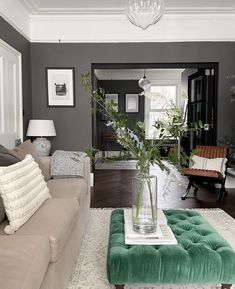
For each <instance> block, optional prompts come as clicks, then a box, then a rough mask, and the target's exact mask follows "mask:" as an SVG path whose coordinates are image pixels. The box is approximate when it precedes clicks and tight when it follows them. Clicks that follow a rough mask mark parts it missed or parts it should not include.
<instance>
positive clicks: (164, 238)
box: [124, 209, 177, 245]
mask: <svg viewBox="0 0 235 289" xmlns="http://www.w3.org/2000/svg"><path fill="white" fill-rule="evenodd" d="M124 218H125V244H127V245H174V244H177V240H176V238H175V236H174V234H173V232H172V230H171V228H170V227H169V226H168V225H167V219H166V217H165V215H164V213H163V211H162V210H160V209H158V210H157V230H156V232H154V233H149V234H140V233H137V232H135V231H134V230H133V225H132V212H131V210H125V211H124Z"/></svg>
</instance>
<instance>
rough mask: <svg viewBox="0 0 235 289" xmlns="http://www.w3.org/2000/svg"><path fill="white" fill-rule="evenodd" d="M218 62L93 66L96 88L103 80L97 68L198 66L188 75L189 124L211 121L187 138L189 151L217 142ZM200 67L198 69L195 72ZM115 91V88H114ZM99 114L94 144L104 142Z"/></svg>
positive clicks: (186, 68) (188, 68)
mask: <svg viewBox="0 0 235 289" xmlns="http://www.w3.org/2000/svg"><path fill="white" fill-rule="evenodd" d="M218 67H219V65H218V63H208V62H205V63H93V64H92V67H91V72H92V81H93V84H94V88H95V86H96V85H97V83H98V82H99V79H97V77H96V74H95V71H96V70H99V69H101V70H107V71H108V70H110V71H113V70H117V71H120V70H133V69H142V70H144V69H156V70H158V69H159V70H164V69H165V70H167V69H185V70H192V71H193V70H194V72H193V73H191V75H189V76H188V91H187V93H188V100H189V102H188V113H187V119H188V124H189V125H192V123H193V122H195V121H198V120H201V121H202V122H203V123H204V124H207V126H206V127H207V128H206V130H203V131H201V132H199V133H193V134H192V135H191V136H190V139H187V140H185V141H184V144H185V147H186V149H187V151H188V152H189V151H190V150H192V149H193V148H195V146H196V145H197V144H208V145H215V144H216V138H217V132H216V129H217V90H218ZM195 70H196V73H195ZM111 92H113V91H111ZM99 130H100V123H99V116H98V115H93V136H92V142H93V146H96V147H97V146H99V142H100V136H99V134H100V132H99Z"/></svg>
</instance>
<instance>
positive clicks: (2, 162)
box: [0, 145, 20, 223]
mask: <svg viewBox="0 0 235 289" xmlns="http://www.w3.org/2000/svg"><path fill="white" fill-rule="evenodd" d="M19 161H20V159H19V158H17V157H16V156H15V155H13V154H12V153H11V152H10V151H9V150H8V149H7V148H5V147H4V146H3V145H0V167H6V166H10V165H13V164H15V163H17V162H19ZM5 217H6V213H5V208H4V206H3V201H2V197H1V196H0V223H1V222H2V221H3V220H4V219H5Z"/></svg>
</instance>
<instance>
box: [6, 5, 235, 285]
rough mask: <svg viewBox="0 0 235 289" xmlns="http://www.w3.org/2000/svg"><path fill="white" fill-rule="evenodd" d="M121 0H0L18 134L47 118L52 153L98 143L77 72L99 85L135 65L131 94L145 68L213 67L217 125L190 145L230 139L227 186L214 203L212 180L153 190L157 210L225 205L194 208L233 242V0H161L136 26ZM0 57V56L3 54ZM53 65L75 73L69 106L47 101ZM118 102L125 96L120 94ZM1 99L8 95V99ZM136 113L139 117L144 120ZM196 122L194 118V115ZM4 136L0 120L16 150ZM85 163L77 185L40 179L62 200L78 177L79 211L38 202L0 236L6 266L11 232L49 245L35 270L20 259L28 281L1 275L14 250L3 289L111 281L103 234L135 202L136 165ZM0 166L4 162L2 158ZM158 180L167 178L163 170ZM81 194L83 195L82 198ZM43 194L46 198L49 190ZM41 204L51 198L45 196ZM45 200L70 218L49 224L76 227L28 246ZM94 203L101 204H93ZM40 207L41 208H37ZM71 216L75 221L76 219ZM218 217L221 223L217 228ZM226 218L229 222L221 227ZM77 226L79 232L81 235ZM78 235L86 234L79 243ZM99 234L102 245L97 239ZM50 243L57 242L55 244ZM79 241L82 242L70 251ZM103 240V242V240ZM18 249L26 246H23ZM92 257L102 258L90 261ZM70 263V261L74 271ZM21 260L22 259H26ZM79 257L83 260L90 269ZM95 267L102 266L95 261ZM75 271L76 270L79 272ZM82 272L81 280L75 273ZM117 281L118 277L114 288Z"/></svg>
mask: <svg viewBox="0 0 235 289" xmlns="http://www.w3.org/2000/svg"><path fill="white" fill-rule="evenodd" d="M109 2H111V3H109ZM124 2H128V1H77V3H74V1H72V0H70V1H68V0H67V1H57V2H56V1H52V0H50V1H39V0H21V1H20V0H15V1H6V0H4V1H2V3H1V4H0V16H1V17H0V40H1V44H3V46H4V47H7V49H10V50H11V49H13V50H15V51H16V52H17V53H19V54H20V55H21V56H20V57H21V63H22V69H20V70H21V74H22V83H21V87H22V93H21V95H22V110H23V115H21V120H22V126H21V127H22V133H21V135H20V137H19V138H21V142H23V141H26V140H27V139H28V138H29V135H28V136H27V130H28V126H29V122H30V120H35V119H39V120H53V123H54V125H55V130H56V136H55V135H54V136H52V137H49V138H48V139H49V140H50V141H51V152H50V156H51V155H53V153H54V152H56V151H58V150H63V151H66V152H67V151H69V152H70V151H77V152H79V151H80V152H84V149H85V148H88V147H92V146H95V145H96V144H97V142H99V141H100V139H101V135H102V131H100V132H98V130H97V127H96V125H97V123H96V122H95V118H96V117H94V114H92V113H91V111H92V105H91V100H90V95H89V93H87V92H86V90H85V87H84V85H83V83H82V77H83V75H84V74H85V73H87V72H90V73H91V77H92V81H93V84H94V83H95V81H94V80H95V76H96V77H98V76H99V77H100V79H99V83H101V84H102V85H104V84H105V82H106V84H107V81H111V80H113V81H120V80H123V79H124V78H125V77H124V75H127V73H126V71H128V73H129V72H130V71H131V70H135V71H134V72H133V71H132V73H135V76H133V74H131V73H129V74H128V76H126V79H125V80H126V81H130V80H131V81H135V82H136V86H137V89H136V91H131V89H129V91H126V92H127V93H131V94H133V93H135V94H139V93H140V91H141V90H142V89H141V88H140V87H139V86H138V81H139V80H140V79H141V78H142V77H143V75H144V73H145V74H146V77H147V78H148V79H150V81H151V83H154V81H155V83H157V82H156V81H157V80H158V81H159V78H160V76H159V75H158V76H153V75H154V70H159V71H160V70H164V69H173V70H174V69H175V70H177V69H178V70H181V73H182V71H184V70H185V69H186V70H187V69H192V70H193V69H197V70H200V69H201V70H203V69H204V70H203V71H204V72H205V73H208V69H209V70H210V73H212V72H211V71H213V76H214V87H213V89H214V90H213V93H212V94H213V97H214V98H213V99H214V100H213V101H214V106H213V109H212V106H210V107H209V108H208V112H210V113H212V114H213V119H212V120H211V123H210V124H211V129H213V131H214V135H213V140H212V141H210V142H208V143H197V144H202V145H204V144H205V145H213V146H224V145H227V146H228V147H229V149H230V150H229V158H228V159H229V162H228V170H227V175H226V182H225V184H224V185H225V189H226V191H227V195H226V194H225V193H223V198H222V200H220V202H217V201H216V199H217V196H218V192H219V191H220V185H219V186H217V185H216V187H209V188H208V187H199V190H198V192H197V194H196V196H193V193H192V192H191V191H192V190H191V191H190V193H189V197H187V198H186V199H185V200H182V199H181V197H182V196H183V194H184V192H185V190H186V187H184V186H178V187H177V188H175V189H174V191H172V192H170V193H168V195H166V196H163V195H162V194H161V193H160V192H159V191H158V194H159V195H158V206H159V208H161V209H169V208H170V209H179V208H188V209H196V208H198V209H199V208H211V209H212V208H213V209H214V210H215V211H216V210H217V209H218V208H220V209H222V210H224V211H225V212H224V211H219V212H218V215H216V214H215V213H214V214H212V212H213V210H208V211H206V210H205V212H204V213H203V210H201V211H200V209H199V211H200V212H201V214H202V215H203V217H204V218H205V219H206V220H207V221H208V222H209V223H210V224H213V225H214V226H215V228H216V230H217V231H218V232H219V233H220V234H222V236H223V237H224V238H225V239H226V238H227V239H226V240H227V241H228V242H229V243H230V245H231V246H232V247H233V248H234V241H233V239H234V238H233V237H234V234H235V232H234V231H233V229H232V226H233V224H234V222H233V221H234V220H233V219H232V218H231V217H233V218H234V217H235V213H234V212H235V182H234V177H233V155H234V151H233V148H234V144H235V143H234V141H235V140H234V127H235V123H234V117H233V115H234V105H235V103H234V90H232V89H233V88H234V85H235V54H234V51H235V36H234V29H235V17H234V16H235V6H234V5H235V4H234V0H226V1H209V0H208V1H207V0H205V1H194V0H190V1H181V0H180V1H177V3H174V2H175V1H171V0H166V1H163V2H165V3H164V4H165V8H164V10H163V11H164V12H162V14H163V15H162V17H161V18H160V19H159V20H158V21H157V23H155V24H153V25H150V26H149V27H148V28H147V29H141V28H140V27H137V26H135V25H133V24H132V23H131V21H129V19H128V18H127V17H126V15H125V3H124ZM130 2H131V1H130ZM149 2H152V1H149ZM160 2H162V1H160ZM221 2H222V3H221ZM0 51H1V50H0ZM0 56H1V57H2V54H1V55H0ZM1 59H2V58H0V64H1V65H2V62H1V61H2V60H1ZM1 67H2V66H1ZM19 67H21V66H19ZM56 69H57V70H63V69H65V70H66V69H70V70H71V71H72V73H73V76H72V81H73V84H72V88H73V97H72V100H71V101H72V102H71V103H69V104H66V105H57V104H56V103H54V104H50V99H49V88H50V87H49V85H48V75H49V71H52V72H53V71H54V70H56ZM113 70H116V72H117V71H118V72H119V76H118V77H117V73H116V74H113V75H112V73H111V71H112V72H113ZM97 71H98V72H97ZM105 71H106V72H107V75H108V76H105V77H102V76H101V75H102V73H104V72H105ZM206 71H207V72H206ZM151 73H152V75H151ZM1 74H2V75H3V74H4V72H3V70H0V76H1ZM104 74H105V73H104ZM120 74H121V76H120ZM114 75H116V76H114ZM156 75H157V74H156ZM207 76H208V75H207ZM115 77H116V80H115ZM157 78H158V79H157ZM2 79H3V78H2V76H1V80H0V88H1V89H2V87H3V80H2ZM53 85H54V83H53ZM96 88H97V87H93V89H96ZM187 89H188V88H187ZM133 90H134V88H133ZM108 92H110V93H114V92H116V91H112V89H111V90H110V91H108ZM187 93H188V92H187ZM180 94H181V93H180ZM58 95H59V94H58ZM120 95H121V92H119V98H120ZM123 95H124V92H123ZM60 97H63V94H61V95H60ZM3 99H4V95H3V94H2V92H1V93H0V109H1V114H2V116H3V113H2V112H3V110H2V109H3V108H2V107H3V103H4V102H3ZM140 99H141V96H140ZM120 101H121V99H120ZM122 101H123V103H124V100H122ZM5 103H7V102H6V101H5ZM123 108H124V106H123ZM124 109H125V108H124ZM143 111H144V109H143ZM129 115H132V116H133V114H131V113H129ZM9 119H10V117H9ZM0 120H1V123H2V124H3V122H4V121H3V118H2V117H0ZM138 120H142V121H143V120H144V119H138ZM136 121H137V120H136ZM196 121H198V119H197V120H196ZM99 125H102V127H103V128H102V130H104V127H105V126H106V122H105V121H103V120H102V121H100V123H99ZM1 133H2V125H1V124H0V144H1V145H4V146H6V147H7V148H8V149H14V146H15V140H16V139H18V137H15V136H14V137H13V136H12V137H11V143H12V145H9V146H8V143H7V142H6V143H5V142H4V141H3V136H2V134H1ZM21 136H22V137H21ZM98 137H99V138H98ZM32 140H33V138H32ZM106 145H107V144H106ZM109 145H111V148H112V145H113V142H111V143H110V144H109ZM31 148H32V147H31V145H29V146H28V147H27V149H25V151H24V156H25V153H26V151H27V153H30V149H31ZM109 150H110V148H108V149H107V147H106V148H105V149H104V150H103V151H104V154H107V152H108V151H109ZM111 150H113V151H116V147H115V146H114V148H113V149H111ZM17 153H18V155H17ZM20 153H21V156H20V157H22V152H20ZM15 154H16V156H17V157H19V151H18V152H16V151H15ZM32 154H33V153H32ZM101 154H102V149H101ZM20 157H19V158H20ZM80 157H81V158H82V159H83V156H82V155H81V156H79V158H80ZM28 161H29V160H28ZM83 161H84V167H83V170H84V172H85V177H84V180H82V184H81V180H80V179H79V180H77V179H72V180H71V178H70V179H69V181H71V182H70V183H69V182H67V180H66V181H65V182H64V183H60V181H62V180H58V179H56V178H55V179H50V180H49V178H48V179H47V186H48V187H49V190H50V191H51V195H52V199H53V198H54V196H55V195H57V196H58V195H60V197H61V198H62V200H64V198H67V197H68V196H67V195H65V194H64V192H63V190H70V189H71V191H72V190H73V189H74V188H75V186H77V181H79V182H80V184H79V189H78V191H76V189H74V190H75V191H76V192H72V193H71V194H70V197H71V198H77V200H78V203H79V206H78V207H79V208H77V207H74V204H72V201H71V200H67V201H66V202H65V205H64V206H65V208H63V203H62V202H60V201H57V203H56V204H49V205H48V208H44V211H42V212H40V215H39V216H38V219H36V220H35V219H34V216H33V217H32V218H31V219H34V220H33V221H32V224H31V223H30V222H27V226H28V227H27V228H26V229H24V228H25V225H23V226H22V227H21V228H20V229H19V230H17V232H16V233H15V236H9V237H7V239H5V241H4V242H5V243H4V244H2V243H0V244H2V250H0V268H1V271H2V266H3V267H4V266H5V264H6V263H7V259H4V258H2V255H1V252H3V253H4V250H5V251H7V250H8V247H7V245H8V244H7V243H8V240H9V238H11V237H13V239H11V240H10V242H13V243H14V242H15V243H17V242H18V241H17V240H16V237H21V238H22V244H24V243H27V245H25V246H26V247H25V252H28V254H34V253H35V251H36V249H35V248H36V246H40V243H41V244H42V247H43V249H42V250H44V251H46V252H47V254H40V255H41V256H47V257H45V258H44V259H43V258H41V259H40V258H39V256H34V257H35V258H39V259H38V260H39V264H40V266H42V267H43V268H44V269H43V270H42V269H41V268H37V267H33V266H32V265H31V264H30V265H29V267H27V265H25V266H26V268H27V269H25V270H26V271H25V272H27V270H28V272H29V271H30V270H31V269H32V271H33V272H31V273H30V275H33V276H34V277H33V278H31V277H30V278H29V279H30V280H29V281H25V280H26V279H24V278H23V275H24V274H26V273H25V272H21V273H19V274H18V276H16V277H15V276H13V277H12V278H13V279H14V278H15V279H14V280H11V275H10V273H9V274H7V270H16V271H17V270H18V268H19V264H20V262H21V259H20V257H19V259H17V258H18V256H17V257H15V258H16V259H17V260H19V263H17V262H16V263H17V264H18V265H15V267H14V269H12V268H11V267H9V268H11V269H8V268H6V270H5V271H4V273H3V275H2V277H1V276H0V279H1V278H3V279H6V280H7V281H6V282H5V283H3V284H4V286H3V288H4V289H5V288H9V289H12V288H20V289H21V288H22V289H23V288H29V289H37V288H41V289H60V288H61V289H76V288H82V289H86V288H96V289H106V288H113V287H112V286H113V285H110V284H109V283H108V281H107V277H106V268H105V265H104V263H105V262H106V255H107V254H106V251H107V240H106V239H107V238H106V239H105V240H104V234H106V235H107V234H108V226H109V219H110V215H111V210H110V208H130V207H131V206H132V197H131V193H132V178H133V177H135V174H136V170H135V169H130V170H127V169H125V168H124V169H123V168H122V169H118V170H117V169H116V170H115V169H104V170H100V169H95V165H94V163H93V165H91V166H90V167H89V165H88V159H86V157H85V158H84V159H83ZM39 162H40V160H39ZM91 163H92V161H91ZM0 166H3V165H2V164H1V165H0ZM42 166H43V167H44V168H46V173H50V165H49V163H48V162H47V161H45V162H43V165H42ZM87 166H88V167H89V168H88V167H87ZM39 167H40V165H39ZM44 178H45V175H44ZM164 178H167V177H166V176H165V177H164ZM45 179H46V178H45ZM159 179H161V177H159ZM65 183H66V184H65ZM68 183H69V184H68ZM187 184H188V183H187ZM233 184H234V185H233ZM90 185H91V187H90ZM64 186H65V187H64ZM67 186H69V187H67ZM69 188H70V189H69ZM85 191H86V192H87V194H91V201H90V196H88V195H86V194H85V195H83V193H84V192H85ZM225 195H226V196H225ZM84 196H86V198H85V197H84ZM44 197H45V196H44ZM45 198H48V195H47V197H45ZM49 201H51V200H49ZM70 201H71V204H70ZM46 202H48V200H47V201H46ZM49 203H50V202H49ZM88 203H89V204H88ZM50 206H51V209H53V210H54V211H55V212H58V210H61V211H64V213H63V215H65V214H67V215H69V216H70V217H69V218H70V219H69V220H68V219H66V218H67V217H68V216H67V217H65V216H59V215H60V214H58V216H57V214H55V215H56V216H57V217H58V220H53V221H51V222H52V223H51V226H52V227H53V226H57V227H58V228H59V227H61V226H62V225H61V226H60V225H59V222H60V221H61V224H63V226H64V228H67V227H68V226H70V228H72V226H74V227H75V229H74V230H72V233H71V232H70V229H64V232H63V234H64V236H66V237H64V240H63V241H62V243H61V241H58V240H57V237H58V235H56V234H59V232H57V231H56V232H55V233H54V234H55V235H52V236H50V238H49V239H50V242H48V238H47V236H46V237H45V232H44V231H43V229H42V231H40V230H39V232H40V234H41V235H42V236H43V237H42V238H41V239H40V240H36V239H34V236H33V237H32V240H31V242H32V244H34V245H33V246H31V247H30V244H28V243H29V242H28V240H27V241H25V239H24V238H25V234H26V235H27V234H28V235H29V234H30V235H31V233H32V231H31V230H32V227H33V226H34V225H35V226H36V225H37V224H39V223H40V220H41V221H42V219H43V214H45V216H47V215H50V214H49V211H50ZM57 206H58V207H57ZM60 206H61V207H60ZM66 206H67V207H66ZM83 206H84V208H85V209H84V211H81V207H83ZM89 206H91V207H92V208H93V209H91V211H92V210H93V211H92V213H91V215H92V217H93V218H95V219H96V221H94V224H93V225H91V223H89V225H88V227H89V230H91V231H90V232H92V230H94V234H96V235H95V236H96V237H95V238H94V239H95V240H92V236H88V233H85V231H86V228H85V227H86V224H87V222H88V221H87V220H88V212H89V208H88V207H89ZM95 208H99V209H97V210H96V209H95ZM101 208H106V210H100V209H101ZM108 208H109V209H108ZM40 210H41V208H40V209H39V211H40ZM54 211H53V212H54ZM101 211H102V213H101ZM65 212H66V213H65ZM216 212H217V211H216ZM226 213H227V214H226ZM101 215H102V216H101ZM229 215H230V216H231V217H230V216H229ZM76 216H78V217H76ZM119 217H120V216H119ZM74 218H82V219H83V220H84V224H83V221H81V220H80V219H79V220H77V221H74ZM45 220H46V219H45ZM37 222H39V223H37ZM53 222H55V223H53ZM63 222H64V223H63ZM66 222H67V223H66ZM69 222H70V223H69ZM68 223H69V224H68ZM74 223H76V224H75V225H74ZM216 223H218V224H217V225H216ZM223 223H224V224H226V226H225V227H224V228H223ZM48 224H49V223H48ZM53 224H54V225H53ZM48 226H49V225H48ZM48 228H49V227H48ZM104 228H105V229H104ZM3 229H4V228H3ZM24 230H25V231H24ZM48 230H49V229H48ZM66 230H67V231H66ZM99 230H100V231H101V230H105V232H103V235H102V236H101V235H99ZM65 231H66V232H65ZM79 231H81V232H83V233H84V234H85V235H83V234H82V233H81V234H80V233H79ZM228 231H230V232H228ZM2 232H3V231H1V234H4V233H2ZM70 233H71V234H72V235H71V238H70V237H68V236H70V235H69V234H70ZM32 235H35V232H33V233H32ZM84 236H85V237H84ZM70 239H71V240H70ZM82 239H84V240H85V241H83V244H82ZM12 240H13V241H12ZM53 240H55V241H53ZM69 240H70V242H69ZM231 240H232V241H231ZM96 241H97V244H99V246H100V248H98V247H97V246H98V245H96V244H95V242H96ZM0 242H1V241H0ZM53 242H54V245H52V243H53ZM76 242H77V243H79V244H80V245H79V246H77V248H76V249H74V247H76ZM15 243H14V244H12V247H11V248H15V247H14V246H15ZM84 243H87V244H88V245H89V247H86V246H85V245H84ZM102 244H106V245H104V247H102ZM49 245H50V246H52V248H53V249H52V250H54V251H53V253H51V257H48V256H49V255H50V254H49V253H48V251H49V250H50V249H49ZM22 246H23V247H24V245H22ZM53 246H55V247H53ZM56 246H57V247H56ZM81 246H82V247H81ZM0 247H1V245H0ZM94 247H95V248H97V250H96V252H94ZM4 248H5V249H4ZM81 248H83V249H81ZM89 249H91V250H93V251H92V252H94V255H93V256H91V255H92V253H91V252H88V250H89ZM22 250H23V249H22ZM80 251H82V252H83V255H82V258H83V261H82V259H81V258H80V259H77V258H76V256H75V255H77V254H78V253H79V252H80ZM53 254H54V255H53ZM72 255H74V256H72ZM84 256H85V257H84ZM28 257H29V256H28ZM1 258H2V259H1ZM99 258H100V259H99ZM29 259H30V257H29ZM98 259H99V260H100V262H101V263H99V262H98V261H97V260H98ZM35 260H36V259H35ZM74 260H76V262H77V263H76V267H75V269H74V263H73V262H74ZM27 262H28V261H27ZM27 262H26V263H24V264H27ZM66 262H68V263H66ZM48 264H49V265H48ZM86 264H88V265H87V267H86ZM100 264H102V266H101V265H100ZM51 265H52V266H51ZM17 266H18V267H17ZM30 266H32V267H30ZM47 266H48V267H47ZM50 266H51V267H50ZM100 266H101V267H100ZM30 268H31V269H30ZM63 268H66V270H64V271H65V272H64V271H63ZM38 270H40V274H39V275H40V276H39V275H38V277H37V278H36V277H35V276H36V275H37V274H36V272H38ZM74 270H75V273H74V275H73V277H70V275H71V273H72V272H73V271H74ZM232 270H233V269H230V272H231V271H232ZM81 272H83V274H82V273H81ZM84 272H85V273H84ZM63 273H64V274H63ZM13 275H14V274H13ZM44 275H45V276H44ZM59 275H61V276H60V278H59V277H58V276H59ZM80 275H81V276H82V277H79V276H80ZM221 275H222V273H221ZM94 276H96V277H94ZM69 278H70V279H69ZM56 279H57V280H56ZM68 279H69V281H68ZM199 279H200V278H199ZM225 279H226V278H225ZM225 279H224V280H225ZM1 280H2V279H1ZM91 280H93V281H91ZM204 280H205V279H204ZM211 280H214V279H213V278H211V279H208V282H206V283H209V285H208V286H209V287H206V286H207V285H204V283H200V282H201V280H199V281H198V282H199V283H200V285H195V284H191V285H186V284H185V285H181V283H178V284H177V282H176V283H175V284H174V285H172V287H170V285H169V286H168V285H159V284H158V285H153V286H154V287H153V286H152V285H151V286H150V285H149V286H147V285H143V286H142V287H141V286H140V285H133V284H131V282H129V284H131V285H128V286H129V287H128V286H127V287H126V288H131V289H132V288H133V289H134V288H155V287H156V288H219V287H218V286H219V285H215V284H213V285H211V283H213V282H214V281H213V282H212V281H211ZM219 280H222V279H218V282H217V283H221V282H219ZM226 280H227V281H226V282H225V281H223V283H233V282H232V281H233V280H232V279H231V278H230V279H229V278H227V279H226ZM130 281H131V279H130ZM24 282H25V284H24ZM27 282H28V283H27ZM135 283H138V282H135ZM153 283H154V282H153ZM217 283H216V284H217ZM112 284H114V283H112ZM122 284H124V283H122ZM122 284H120V283H119V284H117V285H122ZM1 286H2V285H0V287H1ZM162 286H164V287H162ZM167 286H168V287H167ZM177 286H178V287H177ZM183 286H184V287H183ZM193 286H194V287H193ZM213 286H214V287H213ZM216 286H217V287H216ZM117 288H118V287H117ZM120 288H121V287H120ZM223 288H226V287H223Z"/></svg>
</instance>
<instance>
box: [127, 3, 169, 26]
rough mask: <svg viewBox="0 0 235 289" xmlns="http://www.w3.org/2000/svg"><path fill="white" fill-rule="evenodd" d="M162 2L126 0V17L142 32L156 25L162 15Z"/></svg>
mask: <svg viewBox="0 0 235 289" xmlns="http://www.w3.org/2000/svg"><path fill="white" fill-rule="evenodd" d="M163 11H164V0H126V15H127V18H128V19H129V20H130V22H131V23H132V24H134V25H136V26H138V27H140V28H142V29H143V30H145V29H147V28H148V27H149V26H150V25H154V24H155V23H157V22H158V21H159V20H160V18H161V17H162V15H163Z"/></svg>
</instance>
